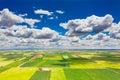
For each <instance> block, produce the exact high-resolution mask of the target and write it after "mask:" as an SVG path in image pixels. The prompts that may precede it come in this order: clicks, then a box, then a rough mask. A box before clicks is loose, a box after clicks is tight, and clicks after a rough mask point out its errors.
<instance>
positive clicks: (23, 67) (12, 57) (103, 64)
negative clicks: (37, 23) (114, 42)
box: [0, 50, 120, 80]
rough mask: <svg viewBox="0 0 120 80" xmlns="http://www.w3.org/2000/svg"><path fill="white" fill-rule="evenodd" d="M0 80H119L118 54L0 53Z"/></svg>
mask: <svg viewBox="0 0 120 80" xmlns="http://www.w3.org/2000/svg"><path fill="white" fill-rule="evenodd" d="M0 80H120V51H119V50H94V51H93V50H79V51H74V50H64V51H59V50H54V51H52V50H41V51H39V50H33V51H19V50H18V51H17V50H14V51H0Z"/></svg>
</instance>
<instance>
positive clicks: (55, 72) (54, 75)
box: [50, 68, 66, 80]
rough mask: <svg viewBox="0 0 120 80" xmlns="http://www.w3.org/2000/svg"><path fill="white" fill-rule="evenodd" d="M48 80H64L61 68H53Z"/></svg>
mask: <svg viewBox="0 0 120 80" xmlns="http://www.w3.org/2000/svg"><path fill="white" fill-rule="evenodd" d="M50 80H66V77H65V74H64V70H63V69H62V68H53V69H52V71H51V76H50Z"/></svg>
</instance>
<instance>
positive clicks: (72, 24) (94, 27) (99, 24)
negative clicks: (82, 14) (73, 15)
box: [60, 14, 113, 36]
mask: <svg viewBox="0 0 120 80" xmlns="http://www.w3.org/2000/svg"><path fill="white" fill-rule="evenodd" d="M112 22H113V17H112V16H111V15H109V14H107V15H105V16H104V17H98V16H95V15H92V16H90V17H87V18H86V19H75V20H69V21H68V22H67V23H60V26H62V27H63V28H64V29H68V32H66V35H67V36H81V35H83V34H85V33H91V32H94V33H98V32H101V31H103V30H105V29H106V28H108V27H111V25H112Z"/></svg>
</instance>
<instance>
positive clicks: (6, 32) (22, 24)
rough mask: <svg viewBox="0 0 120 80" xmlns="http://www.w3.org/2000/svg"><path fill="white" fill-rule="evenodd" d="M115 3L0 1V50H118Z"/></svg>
mask: <svg viewBox="0 0 120 80" xmlns="http://www.w3.org/2000/svg"><path fill="white" fill-rule="evenodd" d="M119 3H120V1H119V0H12V1H10V0H0V49H119V48H120V22H119V21H120V5H119Z"/></svg>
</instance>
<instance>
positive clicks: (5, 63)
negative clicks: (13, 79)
mask: <svg viewBox="0 0 120 80" xmlns="http://www.w3.org/2000/svg"><path fill="white" fill-rule="evenodd" d="M12 62H14V61H13V60H9V61H0V67H1V66H6V65H8V64H11V63H12Z"/></svg>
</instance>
